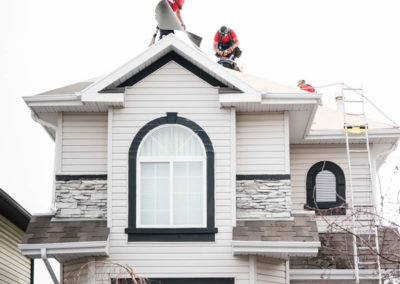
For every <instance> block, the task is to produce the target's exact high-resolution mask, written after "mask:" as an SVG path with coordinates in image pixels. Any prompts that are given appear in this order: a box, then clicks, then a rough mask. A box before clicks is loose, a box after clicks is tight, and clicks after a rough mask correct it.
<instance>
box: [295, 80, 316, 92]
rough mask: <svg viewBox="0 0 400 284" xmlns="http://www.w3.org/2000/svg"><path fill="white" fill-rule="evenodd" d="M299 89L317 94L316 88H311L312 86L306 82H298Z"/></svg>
mask: <svg viewBox="0 0 400 284" xmlns="http://www.w3.org/2000/svg"><path fill="white" fill-rule="evenodd" d="M297 87H299V88H300V89H302V90H303V91H307V92H310V93H315V89H314V87H313V86H311V85H310V84H306V81H305V80H299V81H298V82H297Z"/></svg>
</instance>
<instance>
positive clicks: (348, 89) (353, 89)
mask: <svg viewBox="0 0 400 284" xmlns="http://www.w3.org/2000/svg"><path fill="white" fill-rule="evenodd" d="M343 90H345V91H362V90H363V89H361V88H343Z"/></svg>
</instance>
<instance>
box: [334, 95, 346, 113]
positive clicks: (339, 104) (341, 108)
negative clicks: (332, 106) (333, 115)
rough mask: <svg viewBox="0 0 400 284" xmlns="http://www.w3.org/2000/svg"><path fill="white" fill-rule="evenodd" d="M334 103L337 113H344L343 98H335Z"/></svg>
mask: <svg viewBox="0 0 400 284" xmlns="http://www.w3.org/2000/svg"><path fill="white" fill-rule="evenodd" d="M335 101H336V108H337V110H338V111H341V112H344V102H343V97H342V96H337V97H336V98H335Z"/></svg>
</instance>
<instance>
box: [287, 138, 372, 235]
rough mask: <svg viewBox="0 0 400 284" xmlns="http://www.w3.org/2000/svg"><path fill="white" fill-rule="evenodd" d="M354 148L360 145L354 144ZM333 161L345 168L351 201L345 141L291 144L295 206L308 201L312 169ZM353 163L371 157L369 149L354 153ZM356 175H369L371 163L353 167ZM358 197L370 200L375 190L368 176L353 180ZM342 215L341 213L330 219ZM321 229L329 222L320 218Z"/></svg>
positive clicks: (360, 176) (347, 195) (293, 203)
mask: <svg viewBox="0 0 400 284" xmlns="http://www.w3.org/2000/svg"><path fill="white" fill-rule="evenodd" d="M353 149H357V147H356V146H353ZM321 161H330V162H333V163H335V164H337V165H338V166H339V167H340V168H341V169H342V170H343V172H344V175H345V179H346V199H347V203H349V197H350V183H349V170H348V163H347V153H346V146H345V145H326V144H323V145H322V144H321V145H291V149H290V172H291V178H292V209H293V210H303V208H304V204H305V203H306V200H307V198H306V179H307V172H308V171H309V169H310V168H311V167H312V166H313V165H314V164H315V163H318V162H321ZM352 161H353V163H367V162H368V158H367V156H366V154H365V153H353V154H352ZM353 176H354V177H357V178H367V177H368V176H369V170H368V167H362V168H360V167H359V168H357V169H355V170H354V171H353ZM353 192H354V200H355V202H357V203H363V202H364V203H365V202H368V201H369V200H370V198H371V195H372V191H371V188H370V186H369V182H368V181H366V180H354V181H353ZM332 218H338V217H337V216H334V217H328V218H327V219H332ZM318 224H319V230H323V228H324V227H325V224H324V222H323V221H321V219H320V218H318Z"/></svg>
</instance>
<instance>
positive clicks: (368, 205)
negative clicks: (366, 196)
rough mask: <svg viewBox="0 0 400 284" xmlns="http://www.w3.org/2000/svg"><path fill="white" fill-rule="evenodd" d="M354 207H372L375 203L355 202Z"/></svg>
mask: <svg viewBox="0 0 400 284" xmlns="http://www.w3.org/2000/svg"><path fill="white" fill-rule="evenodd" d="M353 207H368V208H371V207H374V205H372V204H354V205H353Z"/></svg>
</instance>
